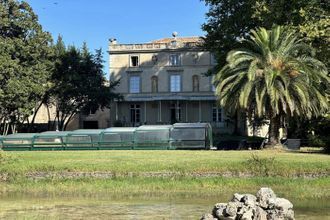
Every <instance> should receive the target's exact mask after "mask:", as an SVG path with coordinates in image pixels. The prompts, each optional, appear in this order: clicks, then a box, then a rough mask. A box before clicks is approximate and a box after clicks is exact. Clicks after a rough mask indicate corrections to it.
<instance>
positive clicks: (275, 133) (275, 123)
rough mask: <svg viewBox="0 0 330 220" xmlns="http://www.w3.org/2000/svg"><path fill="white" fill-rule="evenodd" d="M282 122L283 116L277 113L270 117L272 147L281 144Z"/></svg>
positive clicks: (270, 143)
mask: <svg viewBox="0 0 330 220" xmlns="http://www.w3.org/2000/svg"><path fill="white" fill-rule="evenodd" d="M280 123H281V117H280V116H279V115H275V116H273V117H271V118H270V124H269V145H270V147H274V146H276V145H279V144H280Z"/></svg>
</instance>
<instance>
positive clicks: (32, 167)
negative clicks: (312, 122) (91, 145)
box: [0, 150, 330, 198]
mask: <svg viewBox="0 0 330 220" xmlns="http://www.w3.org/2000/svg"><path fill="white" fill-rule="evenodd" d="M0 164H1V166H0V193H3V194H6V193H16V192H17V193H21V192H25V193H54V194H57V193H68V194H70V193H72V194H75V193H77V194H81V193H84V194H93V193H105V192H106V193H114V194H116V193H120V194H125V193H127V194H146V193H150V194H155V193H156V194H157V193H162V194H164V193H166V194H171V193H176V194H178V193H182V194H196V193H201V194H213V195H214V194H217V193H219V194H220V193H223V192H227V193H232V192H236V191H240V192H241V191H242V190H244V191H245V192H255V191H256V190H257V189H258V188H260V187H261V186H270V187H272V188H273V189H274V190H277V191H279V192H280V194H282V195H283V196H288V197H291V198H292V197H295V198H297V197H299V198H312V197H318V198H320V197H330V177H329V174H330V156H328V155H323V154H310V153H293V152H281V151H273V150H264V151H54V152H50V151H48V152H28V151H26V152H3V153H0Z"/></svg>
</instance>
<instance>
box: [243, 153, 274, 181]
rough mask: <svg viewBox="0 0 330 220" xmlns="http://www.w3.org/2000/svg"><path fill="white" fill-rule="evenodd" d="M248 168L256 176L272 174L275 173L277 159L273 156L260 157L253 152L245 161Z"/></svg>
mask: <svg viewBox="0 0 330 220" xmlns="http://www.w3.org/2000/svg"><path fill="white" fill-rule="evenodd" d="M245 163H246V164H247V167H248V168H249V170H250V171H251V172H252V173H253V174H255V175H257V176H267V177H268V176H272V175H274V174H275V173H276V168H277V161H276V160H275V157H260V156H259V155H257V154H255V153H253V154H251V157H250V158H249V159H248V160H247V161H246V162H245Z"/></svg>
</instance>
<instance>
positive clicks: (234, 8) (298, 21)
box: [203, 0, 330, 69]
mask: <svg viewBox="0 0 330 220" xmlns="http://www.w3.org/2000/svg"><path fill="white" fill-rule="evenodd" d="M204 1H205V3H206V5H208V6H209V7H210V9H209V12H208V13H207V22H206V23H205V24H204V25H203V30H204V31H206V32H207V35H206V39H205V40H206V41H205V46H206V48H207V49H208V50H210V51H212V52H214V53H215V54H216V55H217V58H218V60H219V67H218V69H219V68H221V67H222V66H223V65H224V64H225V59H226V54H227V53H228V52H229V51H230V50H231V49H232V48H235V47H236V46H237V45H238V44H239V39H241V38H243V37H246V36H247V34H248V33H249V31H250V30H251V29H254V28H256V27H265V28H267V29H269V28H271V27H272V26H273V24H277V25H286V26H288V27H290V29H293V30H295V31H297V32H298V33H299V37H300V38H303V39H304V42H305V43H307V44H309V45H311V46H313V47H314V48H316V49H317V58H318V59H319V60H321V61H322V62H323V63H325V64H326V65H327V66H328V67H329V59H328V58H329V56H330V51H329V47H328V45H329V43H330V32H329V30H328V27H329V24H330V17H329V11H330V4H329V3H328V2H327V1H325V0H309V1H306V0H278V1H272V0H204Z"/></svg>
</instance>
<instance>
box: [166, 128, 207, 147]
mask: <svg viewBox="0 0 330 220" xmlns="http://www.w3.org/2000/svg"><path fill="white" fill-rule="evenodd" d="M212 142H213V141H212V127H211V125H210V124H209V123H176V124H174V125H173V128H172V129H171V146H172V148H174V149H211V148H212V147H213V143H212Z"/></svg>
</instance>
